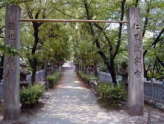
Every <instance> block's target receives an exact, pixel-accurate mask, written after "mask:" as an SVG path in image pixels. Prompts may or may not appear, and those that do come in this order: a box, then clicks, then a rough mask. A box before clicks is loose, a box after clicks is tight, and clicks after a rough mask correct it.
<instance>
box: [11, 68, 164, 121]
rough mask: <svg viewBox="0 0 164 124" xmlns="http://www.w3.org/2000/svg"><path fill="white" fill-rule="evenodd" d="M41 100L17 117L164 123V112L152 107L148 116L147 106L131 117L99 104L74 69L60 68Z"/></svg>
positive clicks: (33, 119)
mask: <svg viewBox="0 0 164 124" xmlns="http://www.w3.org/2000/svg"><path fill="white" fill-rule="evenodd" d="M42 102H43V103H44V106H43V107H41V108H40V109H39V110H38V111H36V113H34V114H31V115H24V117H22V118H21V119H22V120H26V123H25V124H164V114H163V113H162V112H159V111H157V110H155V109H152V108H151V109H149V110H151V115H150V116H151V117H150V118H148V113H147V111H148V108H146V109H145V114H144V116H143V117H137V116H136V117H131V116H130V115H128V114H127V112H126V111H125V110H106V109H105V108H101V107H100V106H99V104H98V103H97V98H96V97H95V95H94V94H93V92H92V91H91V90H90V89H88V88H87V87H85V85H84V84H83V82H82V81H80V80H79V79H78V77H77V75H76V73H75V72H74V70H66V71H65V72H63V78H62V80H61V81H60V82H59V85H58V86H57V88H56V89H54V90H51V91H48V92H46V93H45V95H44V97H43V99H42ZM150 122H151V123H150ZM14 124H17V123H14ZM20 124H24V123H20Z"/></svg>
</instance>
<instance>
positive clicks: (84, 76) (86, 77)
mask: <svg viewBox="0 0 164 124" xmlns="http://www.w3.org/2000/svg"><path fill="white" fill-rule="evenodd" d="M78 75H79V77H80V78H81V79H82V80H83V81H84V82H86V83H90V82H91V81H93V80H97V78H96V77H95V76H94V75H88V74H85V73H83V72H78Z"/></svg>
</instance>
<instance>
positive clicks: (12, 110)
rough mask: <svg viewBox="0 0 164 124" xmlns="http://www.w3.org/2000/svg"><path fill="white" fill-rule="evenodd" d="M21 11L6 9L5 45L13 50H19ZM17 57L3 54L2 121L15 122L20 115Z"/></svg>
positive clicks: (11, 8) (11, 7)
mask: <svg viewBox="0 0 164 124" xmlns="http://www.w3.org/2000/svg"><path fill="white" fill-rule="evenodd" d="M20 14H21V9H20V8H19V7H18V6H16V5H9V6H7V9H6V21H5V23H6V30H5V33H6V34H5V44H6V45H7V46H9V47H11V48H13V49H19V47H20V41H19V19H20ZM19 68H20V67H19V57H18V55H11V54H5V59H4V75H3V76H4V77H3V79H4V120H16V119H18V117H19V113H20V98H19V82H20V69H19Z"/></svg>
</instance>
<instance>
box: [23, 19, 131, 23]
mask: <svg viewBox="0 0 164 124" xmlns="http://www.w3.org/2000/svg"><path fill="white" fill-rule="evenodd" d="M20 21H21V22H57V23H58V22H64V23H66V22H81V23H128V21H112V20H85V19H20Z"/></svg>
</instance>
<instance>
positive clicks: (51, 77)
mask: <svg viewBox="0 0 164 124" xmlns="http://www.w3.org/2000/svg"><path fill="white" fill-rule="evenodd" d="M60 77H61V72H54V73H53V74H52V75H49V76H47V80H48V87H49V88H54V85H55V84H56V83H57V82H58V81H59V79H60Z"/></svg>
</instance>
